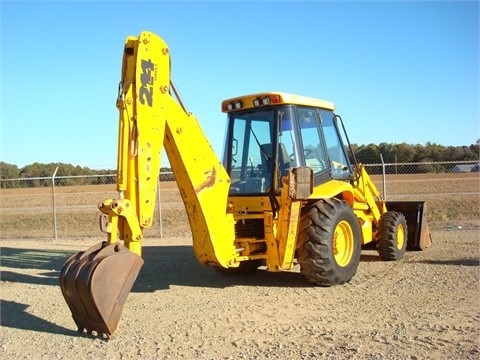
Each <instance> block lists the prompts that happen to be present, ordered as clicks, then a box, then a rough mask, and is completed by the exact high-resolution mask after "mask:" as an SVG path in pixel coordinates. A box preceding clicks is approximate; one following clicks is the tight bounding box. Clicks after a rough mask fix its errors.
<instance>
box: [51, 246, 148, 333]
mask: <svg viewBox="0 0 480 360" xmlns="http://www.w3.org/2000/svg"><path fill="white" fill-rule="evenodd" d="M142 265H143V259H142V258H141V257H140V256H138V255H136V254H134V253H132V252H131V251H129V250H128V249H127V248H126V247H124V246H123V245H121V244H120V243H116V244H108V243H107V242H105V241H104V242H101V243H99V244H96V245H94V246H92V247H90V248H89V249H87V250H86V251H83V252H80V253H78V254H75V255H73V256H71V257H70V258H69V259H68V260H67V261H66V262H65V265H64V266H63V268H62V272H61V273H60V288H61V290H62V294H63V297H64V298H65V301H66V302H67V305H68V307H69V308H70V311H71V312H72V317H73V320H74V321H75V324H76V325H77V327H78V330H79V331H84V330H86V331H87V332H88V333H92V332H93V331H95V332H97V334H99V335H103V334H105V335H106V336H107V337H109V338H111V336H112V335H113V332H114V331H115V329H116V328H117V324H118V321H119V320H120V315H121V313H122V308H123V304H124V303H125V300H126V299H127V296H128V294H129V292H130V290H131V289H132V286H133V283H134V282H135V279H136V278H137V275H138V273H139V272H140V268H141V267H142Z"/></svg>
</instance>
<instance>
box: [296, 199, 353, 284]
mask: <svg viewBox="0 0 480 360" xmlns="http://www.w3.org/2000/svg"><path fill="white" fill-rule="evenodd" d="M361 238H362V235H361V230H360V225H359V223H358V220H357V217H356V216H355V214H354V212H353V210H352V208H351V207H350V206H349V205H348V204H347V203H346V202H345V201H343V200H339V199H326V200H320V201H317V202H316V203H314V204H311V205H309V206H307V207H306V209H305V211H304V212H303V214H302V217H301V220H300V228H299V235H298V243H299V247H298V249H297V261H298V263H299V264H300V272H301V273H302V275H303V276H304V277H305V278H306V279H307V281H309V282H311V283H314V284H316V285H321V286H332V285H340V284H344V283H347V282H349V281H350V280H351V279H352V278H353V276H354V275H355V274H356V272H357V268H358V265H359V263H360V252H361Z"/></svg>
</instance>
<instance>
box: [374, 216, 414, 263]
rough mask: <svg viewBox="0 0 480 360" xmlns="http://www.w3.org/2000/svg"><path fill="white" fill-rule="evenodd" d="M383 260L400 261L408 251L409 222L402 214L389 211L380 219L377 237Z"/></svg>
mask: <svg viewBox="0 0 480 360" xmlns="http://www.w3.org/2000/svg"><path fill="white" fill-rule="evenodd" d="M375 242H376V243H377V251H378V254H379V255H380V257H381V258H382V259H383V260H387V261H392V260H400V259H401V258H403V256H404V255H405V251H406V250H407V220H406V219H405V216H404V215H403V214H402V213H401V212H396V211H387V212H386V213H385V214H383V215H382V216H381V217H380V221H379V223H378V228H377V232H376V235H375Z"/></svg>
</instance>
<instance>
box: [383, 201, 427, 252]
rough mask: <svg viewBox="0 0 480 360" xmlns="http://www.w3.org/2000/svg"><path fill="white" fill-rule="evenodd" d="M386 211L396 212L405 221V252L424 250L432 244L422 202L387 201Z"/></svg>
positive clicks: (425, 205) (424, 204) (425, 207)
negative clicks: (400, 214)
mask: <svg viewBox="0 0 480 360" xmlns="http://www.w3.org/2000/svg"><path fill="white" fill-rule="evenodd" d="M386 205H387V210H388V211H398V212H401V213H403V215H405V218H406V220H407V232H408V239H407V250H424V249H426V248H427V247H429V246H430V245H431V244H432V237H431V234H430V229H429V228H428V223H427V212H426V209H427V204H426V203H425V202H424V201H387V204H386Z"/></svg>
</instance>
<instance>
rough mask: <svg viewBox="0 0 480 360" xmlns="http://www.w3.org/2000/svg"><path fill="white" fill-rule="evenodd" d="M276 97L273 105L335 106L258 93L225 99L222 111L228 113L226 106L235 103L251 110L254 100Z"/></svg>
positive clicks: (274, 93) (311, 100)
mask: <svg viewBox="0 0 480 360" xmlns="http://www.w3.org/2000/svg"><path fill="white" fill-rule="evenodd" d="M272 96H276V98H277V99H279V102H278V103H275V105H281V104H292V105H305V106H315V107H319V108H323V109H329V110H335V105H334V104H333V103H332V102H330V101H325V100H320V99H315V98H311V97H306V96H301V95H295V94H289V93H284V92H265V93H258V94H250V95H243V96H238V97H235V98H231V99H227V100H224V101H222V111H223V112H228V110H227V104H229V103H232V102H233V103H235V102H237V101H241V102H242V104H243V107H242V108H243V109H249V108H253V107H254V105H253V100H255V99H262V98H265V97H272Z"/></svg>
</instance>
